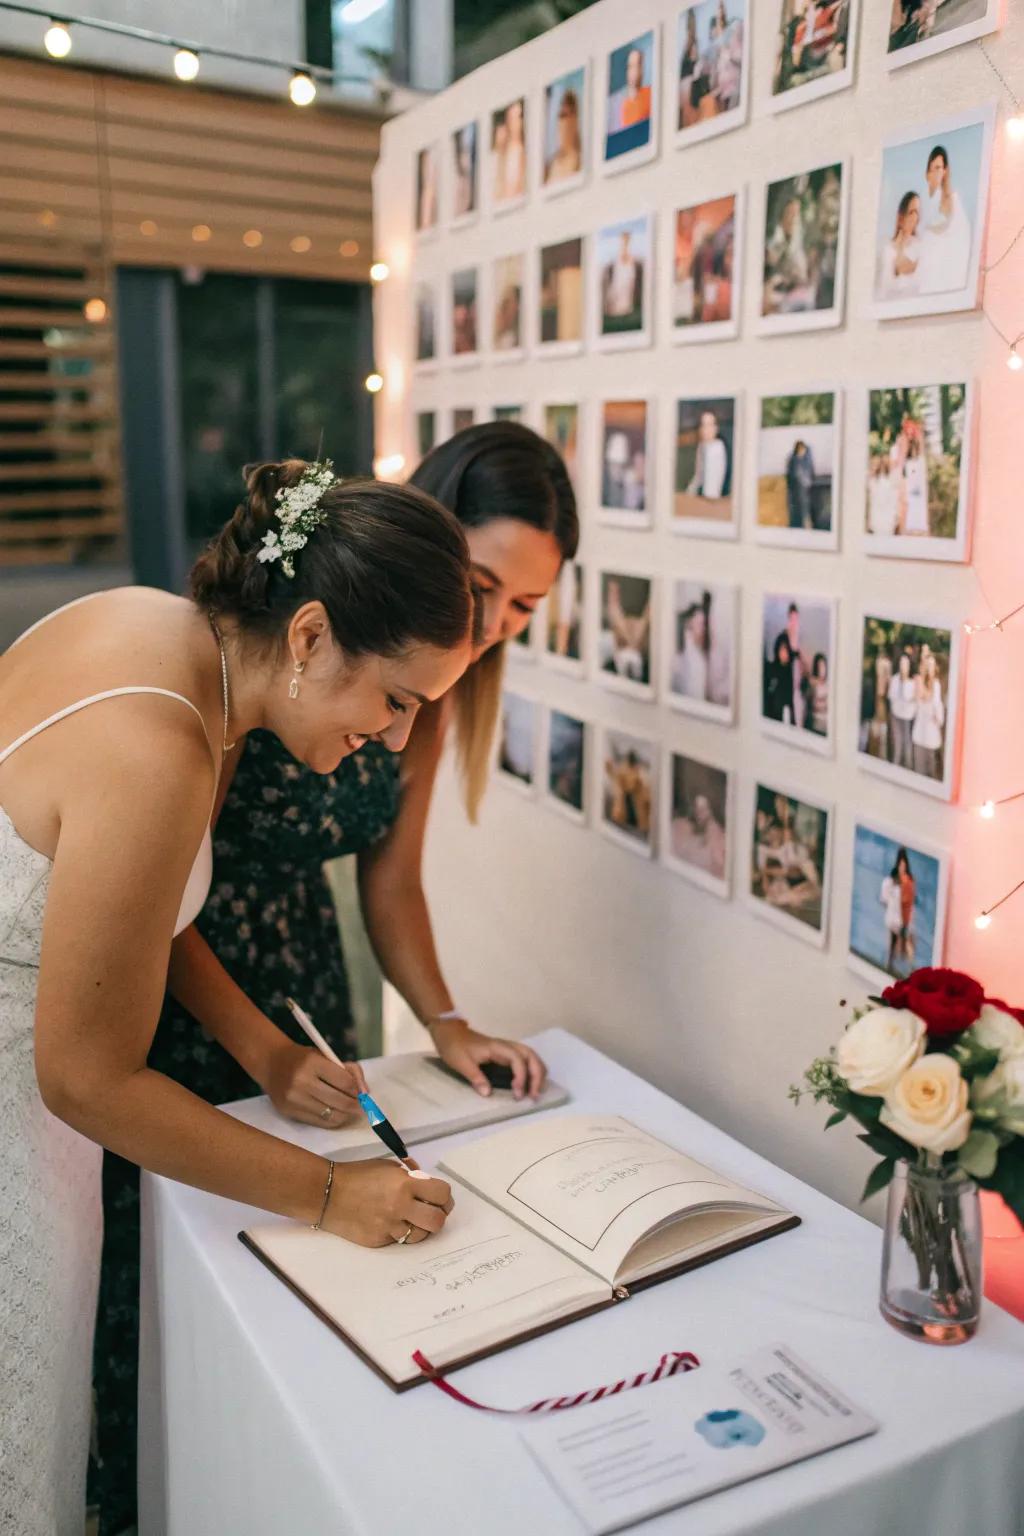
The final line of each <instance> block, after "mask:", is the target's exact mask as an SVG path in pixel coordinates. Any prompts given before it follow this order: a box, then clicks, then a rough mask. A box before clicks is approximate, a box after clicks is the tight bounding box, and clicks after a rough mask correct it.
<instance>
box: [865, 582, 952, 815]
mask: <svg viewBox="0 0 1024 1536" xmlns="http://www.w3.org/2000/svg"><path fill="white" fill-rule="evenodd" d="M868 619H881V620H882V622H883V623H890V624H917V625H920V626H922V627H923V628H926V629H939V630H944V631H945V632H946V633H947V634H948V635H949V678H948V686H947V690H946V699H945V710H946V722H945V727H944V736H943V751H942V778H941V779H928V778H925V776H924V774H922V773H915V772H914V771H913V769H912V768H900V767H899V766H898V764H896V763H889V762H886V760H885V759H884V758H881V757H872V756H871V754H870V753H868V752H862V751H861V747H860V724H861V722H860V706H859V689H858V708H857V717H856V719H855V721H854V726H855V731H854V736H853V749H854V756H855V761H856V764H857V767H858V768H860V769H862V770H863V771H864V772H865V773H873V774H875V775H877V777H878V778H881V779H889V780H890V781H891V782H892V783H894V784H902V785H903V786H904V787H905V788H906V789H913V790H916V791H917V792H918V794H921V795H929V796H930V797H931V798H932V799H934V800H946V801H952V800H954V799H955V798H956V790H957V786H958V783H959V777H960V705H961V697H960V695H961V684H962V668H961V660H962V651H961V643H962V639H963V624H962V623H960V622H958V621H957V620H955V619H951V618H950V617H949V615H948V614H938V615H937V614H934V613H928V612H923V611H922V610H920V609H917V608H911V609H909V610H907V611H906V612H900V613H892V612H891V611H890V608H889V605H888V604H887V603H875V604H872V606H871V607H870V608H869V607H867V606H865V605H864V604H861V606H860V609H859V610H858V621H859V622H858V626H857V667H858V672H859V669H860V668H861V667H862V666H863V663H864V625H865V623H866V622H867V620H868Z"/></svg>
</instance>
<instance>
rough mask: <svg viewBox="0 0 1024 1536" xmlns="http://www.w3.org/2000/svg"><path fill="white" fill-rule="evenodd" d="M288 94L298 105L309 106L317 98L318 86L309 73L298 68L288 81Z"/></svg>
mask: <svg viewBox="0 0 1024 1536" xmlns="http://www.w3.org/2000/svg"><path fill="white" fill-rule="evenodd" d="M288 95H289V96H290V97H291V99H292V101H293V102H294V103H295V105H296V106H297V107H308V106H309V105H310V103H311V102H313V101H315V100H316V86H315V85H314V83H313V81H312V80H311V79H310V77H309V75H307V74H306V73H305V72H304V71H303V70H301V69H297V70H296V71H295V73H294V75H292V78H291V80H290V81H289V83H288Z"/></svg>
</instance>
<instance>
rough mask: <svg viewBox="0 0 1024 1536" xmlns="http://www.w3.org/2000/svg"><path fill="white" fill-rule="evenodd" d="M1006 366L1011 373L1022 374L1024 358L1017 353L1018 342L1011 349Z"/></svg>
mask: <svg viewBox="0 0 1024 1536" xmlns="http://www.w3.org/2000/svg"><path fill="white" fill-rule="evenodd" d="M1006 366H1007V368H1009V370H1010V372H1011V373H1020V371H1021V369H1022V368H1024V357H1021V355H1020V353H1019V352H1018V351H1017V343H1016V342H1014V344H1013V346H1012V347H1011V348H1010V355H1009V357H1008V358H1007V359H1006Z"/></svg>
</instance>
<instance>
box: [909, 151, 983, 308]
mask: <svg viewBox="0 0 1024 1536" xmlns="http://www.w3.org/2000/svg"><path fill="white" fill-rule="evenodd" d="M925 178H926V180H927V183H928V192H927V196H926V197H925V203H924V209H923V212H922V218H921V260H920V266H919V269H918V292H919V293H955V292H956V291H957V290H958V289H960V288H963V286H964V284H965V283H966V282H967V272H968V268H969V266H970V261H971V244H972V235H971V223H970V220H969V219H968V217H967V214H966V213H965V212H964V205H963V203H962V202H961V201H960V194H959V192H956V191H955V190H954V188H953V183H952V178H951V176H950V170H949V155H948V154H947V152H946V150H945V149H944V147H943V146H942V145H941V144H936V146H935V148H934V149H933V150H932V152H931V154H930V155H929V156H928V168H927V171H926V172H925Z"/></svg>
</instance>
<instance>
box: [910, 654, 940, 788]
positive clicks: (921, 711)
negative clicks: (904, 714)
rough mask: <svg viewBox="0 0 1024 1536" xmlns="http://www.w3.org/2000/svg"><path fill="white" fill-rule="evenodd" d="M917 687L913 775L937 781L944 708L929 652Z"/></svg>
mask: <svg viewBox="0 0 1024 1536" xmlns="http://www.w3.org/2000/svg"><path fill="white" fill-rule="evenodd" d="M916 683H917V697H916V699H915V708H914V724H913V726H912V728H911V742H912V744H913V748H914V772H915V773H920V774H922V775H923V776H924V777H925V778H926V779H937V778H939V777H940V776H941V775H940V769H939V754H940V752H941V751H942V731H943V727H944V726H945V723H946V707H945V705H944V704H943V702H942V684H941V683H940V682H939V677H938V670H937V668H936V665H935V657H934V656H933V655H932V654H931V652H930V651H929V652H928V654H927V655H926V656H925V655H923V656H922V658H921V670H920V672H919V673H918V675H917V678H916Z"/></svg>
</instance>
